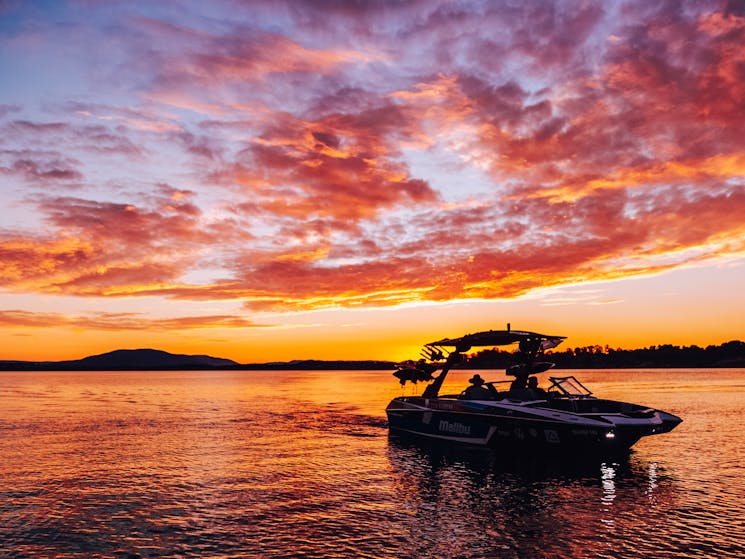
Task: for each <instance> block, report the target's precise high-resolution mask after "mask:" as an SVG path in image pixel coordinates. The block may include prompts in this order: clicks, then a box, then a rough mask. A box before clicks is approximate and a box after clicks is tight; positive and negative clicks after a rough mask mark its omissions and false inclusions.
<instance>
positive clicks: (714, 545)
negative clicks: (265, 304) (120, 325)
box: [0, 369, 745, 559]
mask: <svg viewBox="0 0 745 559" xmlns="http://www.w3.org/2000/svg"><path fill="white" fill-rule="evenodd" d="M480 373H481V374H482V376H485V377H487V380H495V379H498V378H499V377H502V378H504V373H493V374H488V373H484V372H483V371H481V372H480ZM569 374H574V375H576V376H577V377H578V378H580V379H581V380H582V381H583V382H584V383H585V384H586V385H587V386H588V387H589V388H590V389H591V390H593V391H594V392H595V393H596V394H598V395H600V396H605V397H610V398H615V399H622V400H627V401H633V402H637V403H642V404H646V405H649V406H654V407H659V408H661V409H664V410H666V411H669V412H672V413H674V414H676V415H679V416H681V417H683V419H684V423H682V424H681V425H680V426H679V427H678V428H677V429H676V430H675V431H673V432H672V433H669V434H666V435H660V436H657V437H649V438H646V439H643V440H642V441H640V442H639V443H638V444H637V445H636V446H635V447H634V450H633V451H632V453H631V454H630V455H629V457H628V459H625V458H624V459H622V460H619V461H607V462H599V461H589V460H588V461H582V460H576V461H572V462H568V461H565V460H561V461H559V460H556V459H551V460H537V459H523V458H520V457H518V456H500V455H497V454H495V453H494V452H492V451H485V450H474V449H462V448H461V449H451V450H443V449H437V448H429V447H427V446H424V445H417V444H411V443H410V442H401V441H397V440H396V439H389V436H388V430H387V426H386V419H385V412H384V410H385V406H386V404H387V403H388V401H389V400H390V399H391V398H392V397H394V396H398V395H400V394H401V393H402V389H401V387H400V386H399V385H398V384H397V382H396V379H395V378H394V377H393V376H392V375H391V373H390V372H386V371H364V372H358V371H353V372H328V371H312V372H306V371H300V372H297V371H295V372H254V371H240V372H215V371H210V372H199V371H194V372H192V371H190V372H181V371H179V372H124V373H121V372H64V373H9V372H0V557H2V558H3V559H6V558H25V557H29V558H35V557H44V558H81V559H82V558H86V559H89V558H100V557H114V558H127V559H134V558H139V557H143V558H144V557H194V558H197V557H198V558H231V557H235V558H238V557H241V558H247V557H248V558H250V557H267V558H269V557H271V558H275V557H287V558H289V557H298V558H301V557H302V558H311V557H318V558H353V557H371V558H372V557H374V558H380V557H391V558H412V559H413V558H420V557H421V558H438V559H442V558H485V557H497V558H502V557H504V558H533V557H547V558H548V557H551V558H556V557H566V558H570V557H571V558H575V559H576V558H609V557H618V558H628V557H634V558H673V559H675V558H691V557H702V558H703V557H706V558H710V557H716V558H729V557H731V558H737V559H741V558H742V557H745V510H744V509H743V504H744V503H745V450H744V449H745V434H744V431H745V398H744V397H743V393H744V391H745V370H742V369H741V370H731V369H730V370H653V371H652V370H641V371H571V372H569ZM469 376H470V373H469V372H467V371H453V372H452V373H451V375H450V378H449V381H448V383H446V388H445V391H447V390H448V388H447V386H448V385H450V387H451V388H452V389H453V390H459V389H460V388H462V387H464V386H465V385H466V379H467V378H468V377H469ZM419 388H420V389H421V386H420V387H419ZM407 393H409V394H410V393H411V389H409V388H407Z"/></svg>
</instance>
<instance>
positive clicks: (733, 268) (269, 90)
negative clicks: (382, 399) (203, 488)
mask: <svg viewBox="0 0 745 559" xmlns="http://www.w3.org/2000/svg"><path fill="white" fill-rule="evenodd" d="M0 208H1V209H0V211H1V212H2V213H1V214H0V216H1V220H0V335H1V337H0V339H1V340H2V341H0V359H23V360H57V359H74V358H80V357H84V356H86V355H91V354H95V353H102V352H105V351H110V350H114V349H119V348H139V347H152V348H158V349H163V350H166V351H171V352H176V353H207V354H211V355H215V356H220V357H226V358H231V359H235V360H237V361H240V362H264V361H277V360H281V361H284V360H289V359H304V358H319V359H334V358H339V359H368V358H369V359H405V358H409V357H417V354H418V347H419V346H420V345H421V344H423V343H425V342H429V341H432V340H434V339H439V338H442V337H446V336H460V335H463V334H465V333H467V332H473V331H478V330H484V329H489V328H495V329H500V328H504V327H505V326H506V324H507V323H508V322H510V323H511V324H512V327H513V328H519V329H525V330H535V331H539V332H545V333H548V334H558V335H565V336H568V340H567V342H566V345H565V346H564V347H575V346H582V345H591V344H593V345H594V344H599V345H606V344H608V345H610V346H611V347H624V348H633V347H643V346H647V345H652V344H662V343H673V344H681V345H690V344H698V345H702V346H705V345H708V344H719V343H723V342H726V341H728V340H732V339H745V5H744V4H743V3H742V2H726V1H721V2H706V1H698V0H696V1H689V2H685V1H682V2H679V1H668V2H650V1H649V0H639V1H630V2H626V1H620V2H612V1H597V2H592V1H576V2H573V1H572V2H570V1H565V2H558V1H557V2H550V1H538V2H530V1H519V2H514V1H507V0H505V1H494V2H484V1H482V2H476V1H473V2H469V1H462V2H435V1H432V0H423V1H411V2H400V1H395V2H394V1H390V2H383V1H370V2H363V1H356V2H347V1H343V0H336V1H333V0H330V1H322V0H309V1H307V2H302V1H287V2H282V1H278V0H267V1H266V2H263V1H244V2H241V1H239V0H222V1H210V2H201V1H193V2H189V1H177V0H173V1H167V2H151V1H131V0H130V1H126V2H125V1H122V2H98V1H94V0H78V1H43V2H42V1H25V0H6V1H0Z"/></svg>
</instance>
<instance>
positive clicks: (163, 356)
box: [0, 349, 238, 371]
mask: <svg viewBox="0 0 745 559" xmlns="http://www.w3.org/2000/svg"><path fill="white" fill-rule="evenodd" d="M236 366H238V363H236V362H235V361H232V360H230V359H222V358H219V357H211V356H209V355H181V354H175V353H168V352H167V351H161V350H158V349H117V350H115V351H110V352H108V353H102V354H100V355H91V356H89V357H84V358H83V359H74V360H70V361H40V362H37V361H0V369H5V370H46V371H53V370H54V371H124V370H133V371H137V370H178V369H220V368H232V367H236Z"/></svg>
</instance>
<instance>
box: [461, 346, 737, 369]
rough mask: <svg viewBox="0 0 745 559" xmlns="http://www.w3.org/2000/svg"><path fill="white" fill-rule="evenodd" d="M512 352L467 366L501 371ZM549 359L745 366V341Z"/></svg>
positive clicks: (577, 365) (479, 357) (590, 364)
mask: <svg viewBox="0 0 745 559" xmlns="http://www.w3.org/2000/svg"><path fill="white" fill-rule="evenodd" d="M513 359H514V357H513V355H512V353H511V352H509V351H501V350H498V349H487V350H484V351H480V352H478V353H476V354H473V355H471V356H469V361H468V363H467V365H466V366H467V367H469V368H474V369H497V368H503V367H507V366H509V365H511V364H513V362H514V361H513ZM545 360H546V361H550V362H552V363H554V364H555V365H556V368H558V369H627V368H681V367H684V368H688V367H733V368H739V367H745V342H741V341H739V340H735V341H731V342H727V343H724V344H721V345H710V346H706V347H704V348H702V347H699V346H696V345H692V346H682V347H681V346H676V345H669V344H665V345H658V346H650V347H645V348H643V349H612V348H610V347H608V346H605V347H602V346H599V345H595V346H586V347H576V348H569V349H567V350H565V351H547V352H546V354H545Z"/></svg>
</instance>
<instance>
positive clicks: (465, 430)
mask: <svg viewBox="0 0 745 559" xmlns="http://www.w3.org/2000/svg"><path fill="white" fill-rule="evenodd" d="M437 428H438V429H439V430H440V431H444V432H445V433H455V434H457V435H470V434H471V427H470V426H468V425H463V424H462V423H450V422H449V421H445V420H444V419H443V420H440V423H439V425H438V426H437Z"/></svg>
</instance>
